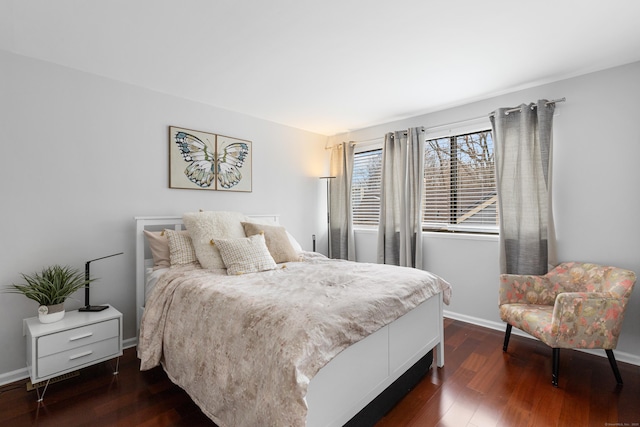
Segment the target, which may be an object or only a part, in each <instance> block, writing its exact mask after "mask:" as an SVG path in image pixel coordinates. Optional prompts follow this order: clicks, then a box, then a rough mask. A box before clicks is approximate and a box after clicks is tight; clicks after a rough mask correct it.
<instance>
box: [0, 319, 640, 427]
mask: <svg viewBox="0 0 640 427" xmlns="http://www.w3.org/2000/svg"><path fill="white" fill-rule="evenodd" d="M444 324H445V352H446V364H445V366H444V367H443V368H436V367H434V368H432V370H431V372H429V373H427V375H426V376H425V377H424V378H423V380H422V381H421V382H420V383H419V384H418V385H417V386H416V387H415V388H414V389H413V390H412V391H411V392H409V394H408V395H407V396H406V397H405V398H404V399H403V400H402V401H401V402H399V403H398V405H396V406H395V407H394V408H393V409H392V410H391V411H390V412H389V413H388V414H387V415H386V416H385V417H384V418H382V419H381V420H380V421H379V422H378V423H377V424H376V426H377V427H400V426H402V427H405V426H415V427H429V426H451V425H455V426H469V427H496V426H515V425H517V426H536V427H537V426H567V425H571V426H574V425H581V426H582V425H584V426H598V427H600V426H604V425H606V424H609V425H614V424H615V425H625V424H626V425H629V426H632V425H634V424H635V425H638V423H640V400H639V399H640V398H639V396H640V368H639V367H638V366H634V365H629V364H626V363H622V362H618V365H619V368H620V373H621V374H622V378H623V380H624V385H623V386H618V385H617V384H616V382H615V379H614V377H613V374H612V372H611V368H610V367H609V362H608V361H607V359H606V357H598V356H594V355H591V354H587V353H583V352H577V351H572V350H562V351H561V354H560V387H559V388H555V387H553V386H552V385H551V350H550V349H549V348H548V347H547V346H545V345H544V344H542V343H541V342H539V341H537V340H533V339H527V338H524V337H520V336H516V335H512V337H511V342H510V344H509V349H508V352H506V353H504V352H503V351H502V340H503V337H504V335H503V333H502V332H500V331H493V330H489V329H485V328H482V327H479V326H475V325H470V324H467V323H463V322H460V321H456V320H451V319H445V322H444ZM139 367H140V362H139V360H138V359H137V358H136V355H135V349H127V350H125V353H124V355H123V357H122V358H121V360H120V374H119V375H116V376H114V375H112V371H111V368H110V366H109V365H108V364H106V363H103V364H99V365H96V366H92V367H90V368H86V369H83V370H81V371H80V375H79V376H78V377H75V378H71V379H68V380H64V381H61V382H59V383H56V384H52V385H50V386H49V389H48V390H47V394H46V396H45V400H44V402H43V403H42V404H38V403H37V402H36V393H35V391H30V392H28V391H26V380H23V381H18V382H16V383H12V384H8V385H5V386H3V387H0V425H2V426H12V427H14V426H15V427H22V426H33V425H38V426H45V427H46V426H59V425H64V426H66V427H79V426H91V427H106V426H114V425H118V426H124V427H127V426H147V427H160V426H175V425H181V426H208V427H211V426H215V424H214V423H213V422H211V420H209V419H208V418H207V417H206V416H205V415H204V414H203V413H202V411H200V409H199V408H198V407H197V405H195V404H194V403H193V401H192V400H191V399H190V398H189V396H188V395H187V394H186V393H185V392H184V391H183V390H181V389H180V388H179V387H177V386H175V385H174V384H172V383H171V381H169V379H168V378H167V376H166V374H165V373H164V372H163V371H162V369H161V368H155V369H152V370H150V371H146V372H140V370H139Z"/></svg>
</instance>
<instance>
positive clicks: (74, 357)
mask: <svg viewBox="0 0 640 427" xmlns="http://www.w3.org/2000/svg"><path fill="white" fill-rule="evenodd" d="M79 329H84V328H79ZM119 344H120V343H119V337H118V335H117V334H116V336H114V337H113V338H109V339H106V340H103V341H98V342H94V343H91V344H89V345H86V346H82V347H76V348H72V349H70V350H67V351H63V352H61V353H56V354H52V355H50V356H46V357H40V358H38V372H37V376H38V377H45V376H49V375H52V374H55V373H56V372H61V371H65V370H68V369H72V368H76V367H80V366H83V365H90V364H93V363H94V362H95V361H97V360H100V359H108V358H112V357H116V356H118V355H119V352H120V345H119Z"/></svg>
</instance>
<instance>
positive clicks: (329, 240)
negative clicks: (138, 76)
mask: <svg viewBox="0 0 640 427" xmlns="http://www.w3.org/2000/svg"><path fill="white" fill-rule="evenodd" d="M334 178H335V176H321V177H320V179H326V180H327V255H328V256H329V258H332V256H331V255H332V253H331V185H330V184H331V180H332V179H334Z"/></svg>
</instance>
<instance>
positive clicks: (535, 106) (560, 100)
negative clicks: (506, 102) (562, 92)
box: [489, 96, 567, 117]
mask: <svg viewBox="0 0 640 427" xmlns="http://www.w3.org/2000/svg"><path fill="white" fill-rule="evenodd" d="M566 100H567V98H565V97H564V96H563V97H562V98H559V99H552V100H551V101H547V102H545V104H544V105H549V104H556V103H558V102H565V101H566ZM537 107H538V106H537V105H536V104H533V105H532V106H531V109H532V110H533V109H534V108H537ZM520 108H522V107H517V108H512V109H510V110H507V111H505V112H504V115H505V116H508V115H509V114H510V113H515V112H516V111H520ZM494 113H495V111H494V112H493V113H491V114H489V117H493V116H494V115H495V114H494Z"/></svg>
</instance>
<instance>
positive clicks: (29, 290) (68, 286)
mask: <svg viewBox="0 0 640 427" xmlns="http://www.w3.org/2000/svg"><path fill="white" fill-rule="evenodd" d="M21 276H22V278H23V279H24V280H25V282H26V284H20V285H16V284H15V283H14V284H12V285H11V286H10V287H9V288H8V289H7V292H8V293H15V294H22V295H24V296H26V297H27V298H29V299H32V300H34V301H36V302H37V303H38V304H40V305H56V304H61V303H63V302H64V301H65V300H66V299H67V298H68V297H69V296H70V295H71V294H73V293H74V292H76V291H78V290H79V289H82V288H84V287H85V286H87V285H88V284H89V283H91V282H92V281H94V280H95V279H89V280H87V279H85V277H84V273H83V272H81V271H80V270H78V269H74V268H71V267H68V266H64V267H63V266H60V265H53V266H50V267H47V268H45V269H43V270H42V272H41V273H35V274H32V275H28V274H21Z"/></svg>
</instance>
